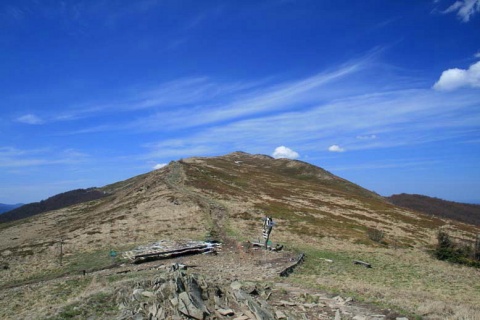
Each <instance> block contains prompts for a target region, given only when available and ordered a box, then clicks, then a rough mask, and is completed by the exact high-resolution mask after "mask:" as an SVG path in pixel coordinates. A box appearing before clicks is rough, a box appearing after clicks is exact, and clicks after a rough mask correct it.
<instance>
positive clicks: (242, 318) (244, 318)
mask: <svg viewBox="0 0 480 320" xmlns="http://www.w3.org/2000/svg"><path fill="white" fill-rule="evenodd" d="M249 319H250V318H249V317H247V316H240V317H236V318H233V320H249Z"/></svg>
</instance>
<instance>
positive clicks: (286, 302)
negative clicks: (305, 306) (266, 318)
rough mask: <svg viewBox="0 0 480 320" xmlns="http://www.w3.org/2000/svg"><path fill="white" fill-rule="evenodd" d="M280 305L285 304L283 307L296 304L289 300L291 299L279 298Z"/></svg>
mask: <svg viewBox="0 0 480 320" xmlns="http://www.w3.org/2000/svg"><path fill="white" fill-rule="evenodd" d="M280 305H281V306H285V307H294V306H296V305H297V304H296V303H295V302H291V301H285V300H280Z"/></svg>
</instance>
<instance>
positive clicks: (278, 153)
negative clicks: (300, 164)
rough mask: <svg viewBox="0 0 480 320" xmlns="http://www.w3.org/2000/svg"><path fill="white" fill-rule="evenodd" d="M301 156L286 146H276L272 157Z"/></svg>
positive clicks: (289, 157) (292, 157)
mask: <svg viewBox="0 0 480 320" xmlns="http://www.w3.org/2000/svg"><path fill="white" fill-rule="evenodd" d="M299 156H300V155H299V154H298V153H297V152H295V151H293V150H292V149H290V148H287V147H285V146H280V147H277V148H275V151H273V153H272V157H274V158H275V159H279V158H287V159H297V158H298V157H299Z"/></svg>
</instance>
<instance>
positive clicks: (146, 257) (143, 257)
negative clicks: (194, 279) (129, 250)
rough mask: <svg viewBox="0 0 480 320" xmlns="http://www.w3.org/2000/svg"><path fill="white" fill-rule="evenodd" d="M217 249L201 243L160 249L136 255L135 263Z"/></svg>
mask: <svg viewBox="0 0 480 320" xmlns="http://www.w3.org/2000/svg"><path fill="white" fill-rule="evenodd" d="M215 252H216V250H215V248H214V247H213V246H211V245H201V246H196V247H189V248H182V249H178V250H170V251H160V252H152V253H144V254H139V255H136V256H134V258H133V263H134V264H139V263H144V262H148V261H154V260H161V259H171V258H175V257H181V256H188V255H194V254H200V253H215Z"/></svg>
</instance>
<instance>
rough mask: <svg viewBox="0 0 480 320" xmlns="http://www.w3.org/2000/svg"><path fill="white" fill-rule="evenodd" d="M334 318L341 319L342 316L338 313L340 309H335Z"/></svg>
mask: <svg viewBox="0 0 480 320" xmlns="http://www.w3.org/2000/svg"><path fill="white" fill-rule="evenodd" d="M335 320H342V316H341V315H340V310H338V309H337V311H335Z"/></svg>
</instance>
